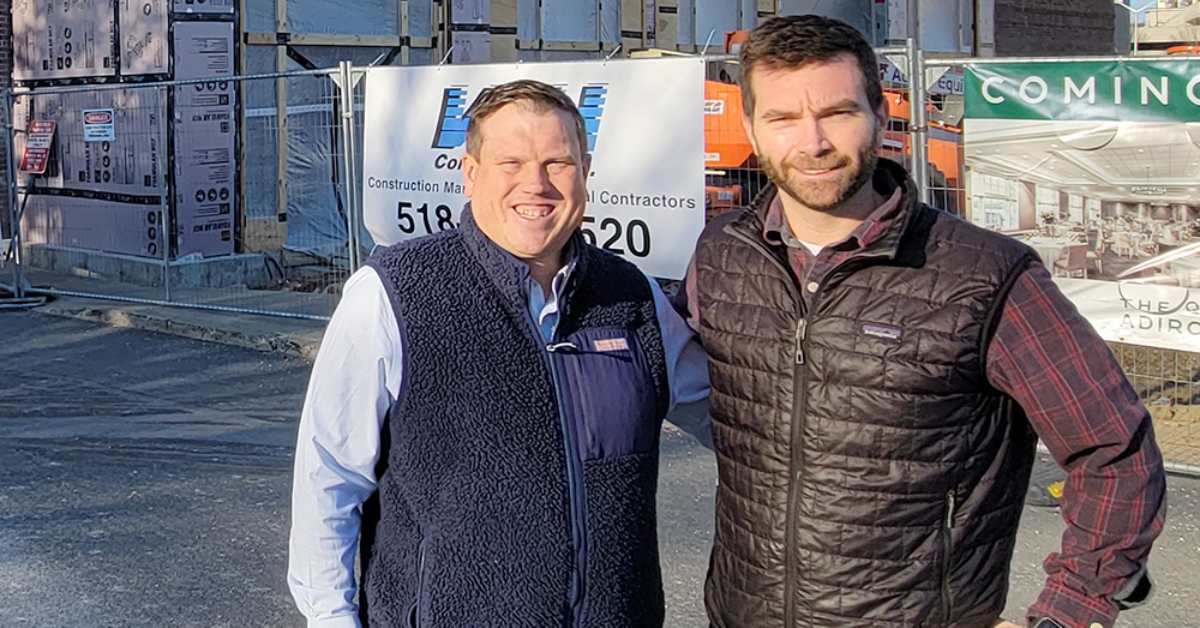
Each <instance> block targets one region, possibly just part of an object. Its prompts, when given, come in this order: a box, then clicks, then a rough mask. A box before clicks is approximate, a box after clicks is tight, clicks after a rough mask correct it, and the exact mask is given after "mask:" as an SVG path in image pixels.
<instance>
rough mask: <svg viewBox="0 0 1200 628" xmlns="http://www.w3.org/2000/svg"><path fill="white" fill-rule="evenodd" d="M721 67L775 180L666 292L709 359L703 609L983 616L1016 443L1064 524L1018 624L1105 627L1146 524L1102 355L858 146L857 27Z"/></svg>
mask: <svg viewBox="0 0 1200 628" xmlns="http://www.w3.org/2000/svg"><path fill="white" fill-rule="evenodd" d="M741 65H742V69H743V72H744V76H743V80H742V88H743V90H744V91H743V97H744V99H745V108H744V109H745V112H746V119H745V124H746V130H747V133H748V134H749V136H750V138H751V140H752V142H753V144H754V148H755V152H756V154H757V155H758V160H759V163H760V164H762V166H763V168H764V169H765V170H766V172H767V174H768V175H769V176H770V179H771V181H772V182H773V184H774V185H773V186H772V187H770V188H768V189H767V190H765V191H764V192H763V193H762V194H761V195H760V198H759V199H758V200H757V202H756V204H755V206H754V207H750V208H746V209H744V210H743V211H735V212H731V213H729V214H727V215H725V216H722V218H721V219H718V220H716V221H714V222H713V223H711V224H709V225H708V227H707V228H706V230H705V232H704V234H703V235H702V236H701V239H700V243H699V245H698V247H697V250H696V256H695V259H694V262H693V266H692V269H691V271H690V272H689V275H688V280H687V282H686V284H685V285H686V288H685V290H684V292H683V294H682V297H683V298H682V299H681V301H680V302H681V304H686V305H685V307H686V308H687V309H688V310H689V315H690V316H691V317H692V320H693V321H694V325H695V326H696V327H697V329H699V332H700V336H701V339H702V342H703V344H704V347H705V349H706V350H707V351H708V353H709V355H710V364H711V368H710V374H711V377H712V408H711V411H712V419H713V441H714V447H715V450H716V452H717V460H718V465H719V473H720V485H719V487H718V489H717V504H716V531H715V538H714V547H713V553H712V560H711V562H710V569H709V574H708V583H707V587H706V591H705V601H706V603H707V606H708V613H709V617H710V618H711V620H712V623H713V624H714V626H716V627H717V628H747V627H751V626H753V627H755V628H824V627H831V628H832V627H841V626H864V627H865V626H872V627H879V628H883V627H897V628H899V627H903V626H914V627H915V626H923V627H925V628H949V627H952V626H953V627H956V628H989V627H991V626H992V625H993V624H996V623H997V621H998V616H999V614H1000V612H1001V611H1002V610H1003V609H1004V607H1005V599H1006V596H1007V594H1008V573H1009V560H1010V559H1011V557H1012V553H1013V547H1014V544H1015V542H1016V534H1017V524H1018V521H1019V519H1020V516H1021V510H1022V505H1023V499H1024V496H1025V490H1026V487H1027V485H1028V483H1029V475H1030V468H1031V466H1032V463H1033V459H1034V451H1035V444H1036V441H1037V438H1038V436H1040V437H1041V438H1042V440H1043V441H1044V442H1045V444H1046V446H1047V447H1048V448H1049V449H1050V451H1051V453H1052V454H1053V455H1054V457H1055V458H1056V460H1057V461H1058V463H1059V464H1060V465H1062V466H1064V467H1065V468H1066V470H1067V473H1068V480H1067V484H1066V492H1065V494H1064V496H1063V499H1062V512H1063V514H1064V519H1065V520H1066V526H1067V527H1066V533H1065V535H1064V537H1063V543H1062V549H1061V551H1060V552H1057V553H1055V554H1052V555H1051V556H1050V557H1049V558H1048V559H1047V560H1046V563H1045V567H1046V571H1047V573H1048V578H1047V580H1046V586H1045V588H1044V590H1043V591H1042V594H1041V596H1040V597H1039V598H1038V600H1037V602H1036V603H1035V604H1034V605H1033V606H1032V607H1031V608H1030V609H1029V612H1028V616H1027V617H1026V618H1025V620H1026V621H1027V622H1028V624H1029V625H1030V626H1039V627H1042V628H1045V627H1059V626H1062V627H1069V628H1109V627H1111V626H1112V624H1113V622H1114V621H1115V619H1116V616H1117V613H1118V611H1119V610H1121V609H1123V608H1129V607H1131V606H1134V605H1136V604H1138V603H1140V602H1142V601H1144V600H1145V599H1146V598H1147V596H1148V595H1149V592H1150V589H1151V584H1150V580H1149V577H1148V576H1147V574H1146V559H1147V556H1148V554H1149V552H1150V546H1151V543H1152V542H1153V540H1154V538H1155V537H1156V536H1157V535H1158V534H1159V532H1160V531H1161V530H1162V523H1163V514H1164V512H1165V503H1164V486H1165V480H1164V475H1163V467H1162V458H1161V455H1160V453H1159V450H1158V447H1157V445H1156V444H1155V442H1154V429H1153V426H1152V425H1151V422H1150V416H1149V414H1148V413H1147V412H1146V409H1145V408H1144V407H1143V406H1142V404H1141V402H1140V401H1139V400H1138V397H1137V395H1136V394H1135V392H1134V390H1133V388H1132V387H1131V386H1130V385H1129V382H1128V381H1127V380H1126V379H1125V376H1124V374H1123V373H1122V372H1121V369H1120V367H1119V366H1118V365H1117V363H1116V360H1115V359H1114V358H1113V356H1112V354H1111V353H1110V352H1109V350H1108V348H1107V347H1106V346H1105V344H1104V342H1103V341H1102V340H1101V339H1100V337H1099V336H1098V335H1097V334H1096V332H1095V331H1094V330H1093V329H1092V328H1091V327H1090V326H1089V325H1088V323H1087V321H1086V320H1084V319H1083V318H1082V317H1081V316H1080V315H1079V313H1078V312H1077V311H1076V309H1075V308H1074V306H1072V304H1071V303H1070V301H1068V300H1067V299H1066V298H1065V297H1064V296H1063V294H1062V293H1061V292H1060V291H1059V290H1058V288H1057V287H1055V285H1054V282H1053V281H1052V279H1051V277H1050V274H1049V273H1048V272H1047V271H1046V269H1045V268H1044V267H1043V266H1042V263H1041V261H1040V260H1038V259H1037V256H1036V254H1035V253H1034V252H1033V251H1032V250H1030V249H1029V248H1028V247H1026V246H1025V245H1023V244H1021V243H1018V242H1016V241H1014V240H1012V239H1010V238H1006V237H1004V236H1000V235H997V234H994V233H991V232H988V231H984V230H982V229H980V228H977V227H974V226H972V225H970V224H968V223H966V222H963V221H961V220H959V219H957V218H955V217H953V216H950V215H948V214H946V213H943V212H940V211H937V210H935V209H933V208H931V207H929V206H927V205H924V204H923V203H921V201H920V198H919V195H918V191H917V188H916V186H915V184H914V183H913V181H912V180H910V179H909V177H908V175H907V173H905V172H904V170H903V169H902V168H900V166H898V165H896V164H895V163H892V162H890V161H887V160H885V159H880V158H878V157H877V156H876V151H877V150H878V149H879V147H880V143H881V141H882V136H883V130H884V128H885V125H886V123H887V118H888V107H887V103H886V102H885V100H884V95H883V90H882V88H881V86H880V81H879V71H878V64H877V62H876V58H875V54H874V52H873V51H872V50H871V47H870V45H869V44H868V43H867V42H866V41H865V40H864V39H863V37H862V36H861V35H860V34H859V33H858V32H857V31H855V30H854V29H853V28H851V27H850V26H848V25H846V24H843V23H841V22H837V21H834V20H829V19H826V18H821V17H816V16H797V17H787V18H776V19H772V20H770V21H768V22H766V23H764V24H763V25H761V26H759V27H758V28H757V29H755V31H754V32H753V33H752V34H751V35H750V38H749V40H748V41H747V42H745V44H743V47H742V52H741ZM1009 625H1010V626H1011V624H1009Z"/></svg>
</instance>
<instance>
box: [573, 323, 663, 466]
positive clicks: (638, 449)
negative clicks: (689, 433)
mask: <svg viewBox="0 0 1200 628" xmlns="http://www.w3.org/2000/svg"><path fill="white" fill-rule="evenodd" d="M550 349H551V359H553V360H555V363H556V368H557V370H558V372H559V373H560V377H561V384H562V390H560V391H559V394H560V399H561V400H562V403H563V406H564V407H563V408H562V411H563V412H564V413H565V415H566V418H567V419H568V420H570V421H573V422H574V425H575V433H576V434H577V435H578V441H577V443H576V446H577V447H579V451H580V454H581V455H582V456H583V458H584V459H585V460H596V459H600V458H615V457H618V456H625V455H629V454H636V453H643V452H647V451H650V450H651V449H653V448H654V447H655V445H656V443H657V439H658V430H659V428H660V425H659V423H660V417H658V416H656V400H657V395H656V392H655V386H654V381H653V377H652V375H651V371H650V368H649V365H648V363H647V360H646V355H645V352H644V351H643V349H642V347H641V346H640V345H639V344H638V342H637V337H636V336H635V335H634V334H633V333H632V332H630V331H629V330H627V329H620V328H596V329H585V330H582V331H580V332H577V333H575V334H572V335H571V336H570V337H569V338H566V339H564V340H563V341H561V342H559V343H557V344H555V345H551V347H550Z"/></svg>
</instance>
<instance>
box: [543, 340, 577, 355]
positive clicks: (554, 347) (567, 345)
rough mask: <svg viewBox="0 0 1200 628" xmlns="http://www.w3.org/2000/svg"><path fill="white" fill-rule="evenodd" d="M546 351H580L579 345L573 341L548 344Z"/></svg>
mask: <svg viewBox="0 0 1200 628" xmlns="http://www.w3.org/2000/svg"><path fill="white" fill-rule="evenodd" d="M546 351H549V352H550V353H578V352H579V347H576V346H575V343H573V342H552V343H550V344H548V345H546Z"/></svg>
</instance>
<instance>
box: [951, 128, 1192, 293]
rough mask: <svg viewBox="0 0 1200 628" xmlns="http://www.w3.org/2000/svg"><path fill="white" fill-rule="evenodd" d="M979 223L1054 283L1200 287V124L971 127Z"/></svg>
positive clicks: (969, 152) (973, 216)
mask: <svg viewBox="0 0 1200 628" xmlns="http://www.w3.org/2000/svg"><path fill="white" fill-rule="evenodd" d="M966 138H967V139H966V143H967V146H966V162H967V168H968V174H967V177H966V179H967V185H968V194H969V197H970V202H969V203H968V204H967V206H968V208H969V209H968V213H967V217H968V219H969V220H971V221H972V222H974V223H976V224H979V225H983V226H986V227H988V228H990V229H993V230H996V231H1000V232H1003V233H1006V234H1009V235H1012V236H1014V237H1016V238H1019V239H1021V240H1024V241H1026V242H1027V243H1029V244H1030V245H1031V246H1032V247H1033V248H1034V249H1035V250H1037V252H1038V254H1039V255H1040V256H1041V257H1042V261H1043V262H1044V263H1045V265H1046V267H1047V268H1048V269H1050V270H1051V271H1052V272H1053V273H1054V275H1055V276H1056V277H1076V278H1085V279H1103V280H1110V281H1111V280H1132V281H1140V282H1148V283H1155V284H1161V285H1173V286H1184V287H1200V256H1198V255H1197V253H1200V244H1198V243H1200V125H1196V124H1186V123H1175V122H1165V123H1141V122H1059V121H1026V120H970V121H969V122H968V126H967V133H966Z"/></svg>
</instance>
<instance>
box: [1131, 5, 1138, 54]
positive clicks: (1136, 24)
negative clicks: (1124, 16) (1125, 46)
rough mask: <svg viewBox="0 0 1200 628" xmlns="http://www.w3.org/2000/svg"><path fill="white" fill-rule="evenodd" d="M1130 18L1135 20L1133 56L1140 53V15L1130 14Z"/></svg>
mask: <svg viewBox="0 0 1200 628" xmlns="http://www.w3.org/2000/svg"><path fill="white" fill-rule="evenodd" d="M1129 17H1131V18H1133V54H1134V56H1136V55H1137V53H1138V14H1137V13H1130V14H1129Z"/></svg>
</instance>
